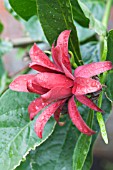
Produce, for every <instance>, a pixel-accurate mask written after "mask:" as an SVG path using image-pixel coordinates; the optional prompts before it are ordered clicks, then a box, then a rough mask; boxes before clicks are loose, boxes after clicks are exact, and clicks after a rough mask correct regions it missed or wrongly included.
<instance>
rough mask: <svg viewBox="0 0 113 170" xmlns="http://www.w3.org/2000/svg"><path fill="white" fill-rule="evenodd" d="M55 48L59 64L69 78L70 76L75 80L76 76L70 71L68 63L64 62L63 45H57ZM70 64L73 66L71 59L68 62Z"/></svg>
mask: <svg viewBox="0 0 113 170" xmlns="http://www.w3.org/2000/svg"><path fill="white" fill-rule="evenodd" d="M54 50H55V53H56V55H57V56H56V57H57V65H59V66H60V67H61V68H62V70H63V72H64V73H65V75H66V76H67V77H68V78H70V79H72V80H74V79H75V78H74V76H73V75H72V72H71V71H70V69H69V68H68V67H67V65H66V64H64V62H63V58H64V57H63V54H62V49H61V47H60V46H56V47H55V48H54ZM68 60H69V58H68ZM68 66H69V67H70V68H71V65H70V61H69V63H68Z"/></svg>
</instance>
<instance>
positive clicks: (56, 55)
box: [51, 44, 63, 72]
mask: <svg viewBox="0 0 113 170" xmlns="http://www.w3.org/2000/svg"><path fill="white" fill-rule="evenodd" d="M59 50H60V49H59V46H56V47H54V44H53V45H52V48H51V53H52V58H53V61H54V63H55V65H56V66H57V67H58V68H60V70H62V72H63V69H62V64H61V58H60V55H59V54H60V51H59Z"/></svg>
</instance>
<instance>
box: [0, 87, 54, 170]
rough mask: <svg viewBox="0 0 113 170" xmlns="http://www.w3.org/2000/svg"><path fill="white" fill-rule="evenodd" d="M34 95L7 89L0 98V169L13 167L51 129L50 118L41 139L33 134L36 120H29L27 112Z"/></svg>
mask: <svg viewBox="0 0 113 170" xmlns="http://www.w3.org/2000/svg"><path fill="white" fill-rule="evenodd" d="M35 97H36V95H34V94H29V93H18V92H13V91H10V90H8V91H7V92H6V93H5V94H4V95H3V96H2V97H1V98H0V169H5V170H12V169H15V168H16V167H17V166H18V165H19V164H20V162H21V161H22V159H23V158H25V157H26V155H27V154H28V153H29V151H30V150H31V149H35V147H36V146H39V145H40V144H41V143H43V142H44V141H45V140H46V139H47V138H48V136H49V135H50V134H51V133H52V131H53V127H54V120H53V119H51V120H50V121H49V122H48V124H47V126H46V127H45V130H44V134H43V139H39V138H38V137H37V135H36V134H35V132H34V123H35V121H36V120H34V121H30V119H29V116H28V112H27V107H28V105H29V103H30V102H31V101H32V100H33V99H34V98H35ZM6 160H7V161H6Z"/></svg>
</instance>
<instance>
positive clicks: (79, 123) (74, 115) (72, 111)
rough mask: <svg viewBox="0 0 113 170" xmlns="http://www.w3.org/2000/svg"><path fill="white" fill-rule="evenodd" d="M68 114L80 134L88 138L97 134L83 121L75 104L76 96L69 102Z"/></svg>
mask: <svg viewBox="0 0 113 170" xmlns="http://www.w3.org/2000/svg"><path fill="white" fill-rule="evenodd" d="M68 112H69V116H70V118H71V120H72V122H73V124H74V125H75V126H76V127H77V128H78V129H79V131H80V132H82V133H84V134H86V135H88V136H90V135H93V134H95V132H94V131H93V130H92V129H90V128H89V127H88V126H87V125H86V123H85V122H84V120H83V119H82V117H81V115H80V113H79V111H78V109H77V106H76V104H75V101H74V96H72V97H71V98H70V99H69V101H68Z"/></svg>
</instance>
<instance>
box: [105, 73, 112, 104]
mask: <svg viewBox="0 0 113 170" xmlns="http://www.w3.org/2000/svg"><path fill="white" fill-rule="evenodd" d="M106 85H107V88H106V95H107V98H108V99H109V100H110V101H111V102H113V71H110V72H109V73H108V74H107V78H106Z"/></svg>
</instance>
